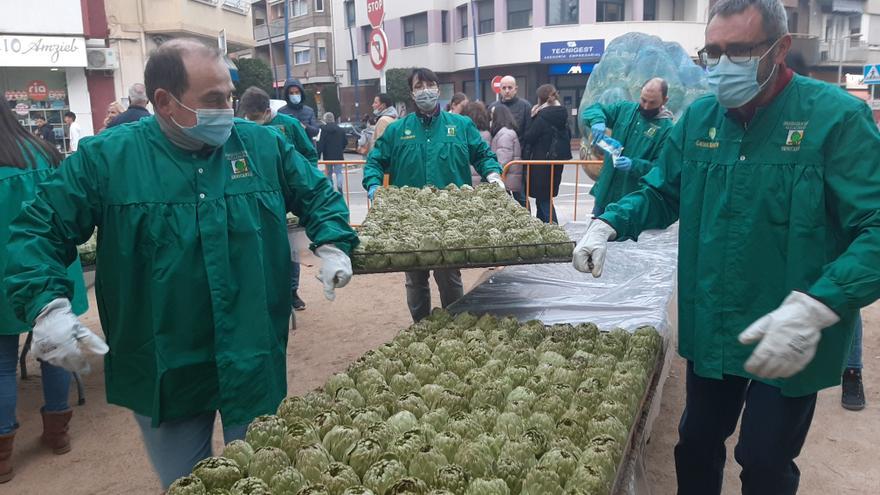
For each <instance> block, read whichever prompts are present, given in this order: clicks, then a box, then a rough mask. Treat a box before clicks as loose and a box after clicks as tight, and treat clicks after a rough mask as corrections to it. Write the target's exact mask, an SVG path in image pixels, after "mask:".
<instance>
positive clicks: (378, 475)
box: [363, 459, 407, 494]
mask: <svg viewBox="0 0 880 495" xmlns="http://www.w3.org/2000/svg"><path fill="white" fill-rule="evenodd" d="M406 475H407V471H406V468H405V467H404V466H403V464H401V463H400V461H398V460H396V459H382V460H379V461H378V462H376V463H375V464H373V465H372V466H370V469H368V470H367V472H366V473H365V474H364V476H363V484H364V486H366V487H367V488H369V489H370V490H373V491H374V492H376V493H382V494H384V493H385V491H386V490H388V488H390V487H391V485H393V484H394V483H395V482H396V481H397V480H399V479H401V478H404V477H406Z"/></svg>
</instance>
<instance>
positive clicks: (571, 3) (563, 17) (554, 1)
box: [547, 0, 623, 26]
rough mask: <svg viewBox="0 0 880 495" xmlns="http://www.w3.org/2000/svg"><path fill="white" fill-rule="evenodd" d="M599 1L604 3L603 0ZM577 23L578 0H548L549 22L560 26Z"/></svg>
mask: <svg viewBox="0 0 880 495" xmlns="http://www.w3.org/2000/svg"><path fill="white" fill-rule="evenodd" d="M621 1H623V0H621ZM599 3H602V2H601V0H600V1H599ZM577 23H578V0H547V24H549V25H551V26H558V25H560V24H577Z"/></svg>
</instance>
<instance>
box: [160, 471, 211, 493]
mask: <svg viewBox="0 0 880 495" xmlns="http://www.w3.org/2000/svg"><path fill="white" fill-rule="evenodd" d="M166 493H167V495H205V494H206V493H207V490H206V489H205V484H204V483H202V480H200V479H199V478H198V477H197V476H195V475H189V476H184V477H183V478H178V479H177V480H175V481H174V483H171V486H169V487H168V491H167V492H166Z"/></svg>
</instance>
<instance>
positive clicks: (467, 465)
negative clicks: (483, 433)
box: [453, 442, 495, 478]
mask: <svg viewBox="0 0 880 495" xmlns="http://www.w3.org/2000/svg"><path fill="white" fill-rule="evenodd" d="M494 461H495V458H494V456H493V455H492V449H491V448H490V447H489V446H488V445H485V444H482V443H477V442H471V443H466V444H464V445H462V446H461V447H459V449H458V452H456V453H455V459H454V461H453V462H455V464H457V465H459V466H461V467H462V468H463V469H464V470H465V472H467V473H468V474H469V475H470V476H471V477H474V478H482V477H485V476H488V475H491V474H492V465H493V464H494Z"/></svg>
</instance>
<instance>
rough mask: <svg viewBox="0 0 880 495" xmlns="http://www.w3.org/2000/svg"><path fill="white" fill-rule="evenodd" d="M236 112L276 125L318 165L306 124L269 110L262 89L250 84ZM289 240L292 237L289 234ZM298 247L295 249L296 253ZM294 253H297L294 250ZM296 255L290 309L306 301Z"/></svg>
mask: <svg viewBox="0 0 880 495" xmlns="http://www.w3.org/2000/svg"><path fill="white" fill-rule="evenodd" d="M238 112H239V115H241V116H243V117H244V118H246V119H248V120H251V121H253V122H256V123H258V124H261V125H270V126H272V127H274V128H275V129H277V130H278V131H279V132H280V133H281V134H282V135H283V136H284V137H285V139H287V142H289V143H290V144H292V145H293V147H294V148H295V149H296V151H297V152H299V154H300V155H302V156H303V158H305V159H306V161H308V162H309V163H311V164H312V166H313V167H317V166H318V151H317V150H316V149H315V145H314V144H313V143H312V140H311V139H309V137H308V136H307V135H306V130H305V127H303V125H302V124H301V123H300V121H299V120H296V117H291V116H290V115H284V114H283V113H278V112H275V111H274V110H272V107H271V105H270V103H269V95H268V94H266V92H265V91H263V90H262V89H260V88H258V87H256V86H251V87H250V88H248V89H246V90H245V91H244V93H242V95H241V100H239V102H238ZM291 242H293V239H292V238H291ZM297 251H298V250H295V251H294V253H295V254H296V253H297ZM296 256H299V255H298V254H296ZM299 274H300V266H299V258H298V257H297V258H296V259H295V260H294V261H291V263H290V299H291V305H292V306H293V309H294V310H296V311H303V310H304V309H306V303H305V301H303V300H302V299H301V298H300V297H299Z"/></svg>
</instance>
